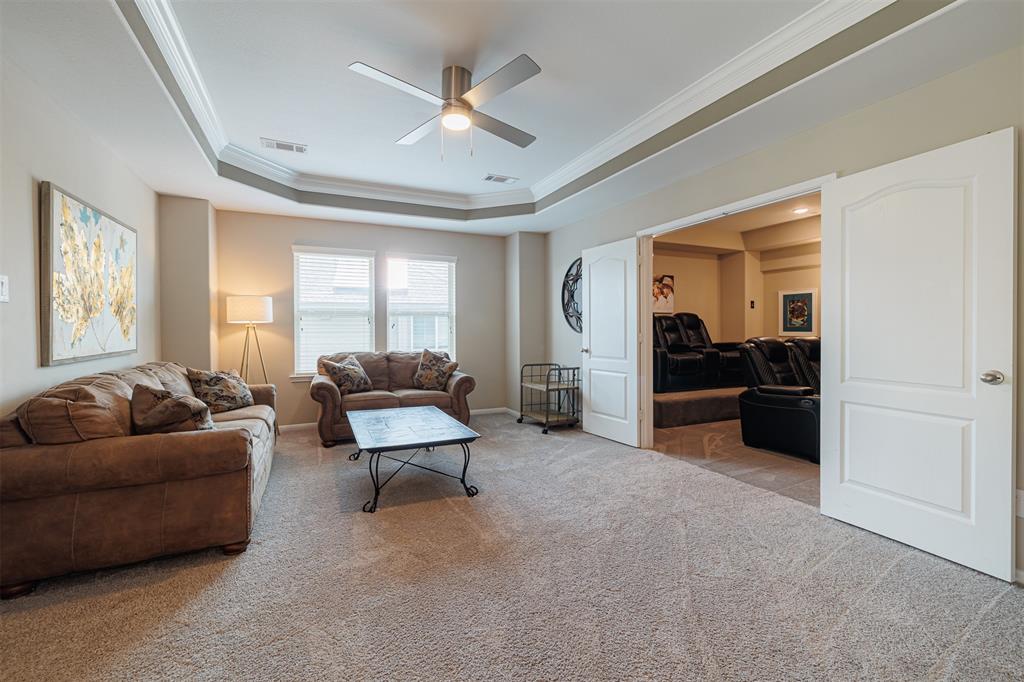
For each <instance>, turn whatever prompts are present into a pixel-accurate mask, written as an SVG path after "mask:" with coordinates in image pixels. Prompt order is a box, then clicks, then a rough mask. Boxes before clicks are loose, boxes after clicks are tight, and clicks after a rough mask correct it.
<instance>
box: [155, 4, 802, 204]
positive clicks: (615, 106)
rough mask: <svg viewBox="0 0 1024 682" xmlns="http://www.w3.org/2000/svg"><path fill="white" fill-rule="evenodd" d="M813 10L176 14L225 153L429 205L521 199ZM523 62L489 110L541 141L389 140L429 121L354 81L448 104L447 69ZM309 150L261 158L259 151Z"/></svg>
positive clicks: (353, 9) (360, 9) (251, 9)
mask: <svg viewBox="0 0 1024 682" xmlns="http://www.w3.org/2000/svg"><path fill="white" fill-rule="evenodd" d="M817 2H818V0H753V1H751V0H730V1H728V2H721V1H720V0H710V1H709V0H689V1H687V2H678V1H676V2H622V1H618V2H366V3H349V2H345V3H342V2H333V3H332V2H323V3H298V4H296V3H293V2H259V3H256V2H226V3H221V2H197V1H195V0H173V2H172V7H173V10H174V13H175V14H176V15H177V18H178V22H179V23H180V25H181V27H182V31H183V35H184V38H185V41H186V43H187V44H188V47H189V48H190V50H191V52H192V55H193V57H194V59H195V62H196V64H197V66H198V69H199V72H200V73H201V75H202V78H203V80H204V81H205V84H206V88H207V90H208V92H209V94H210V98H211V99H212V102H213V105H214V107H215V109H216V112H217V114H218V116H219V118H220V121H221V124H222V125H223V128H224V131H225V133H226V136H227V138H228V140H229V142H230V143H232V144H234V145H236V146H238V147H241V148H242V149H244V150H246V151H249V152H251V153H254V154H257V155H259V156H261V157H263V158H265V159H268V160H271V161H273V162H276V163H279V164H282V165H284V166H287V167H288V168H290V169H292V170H295V171H298V172H302V173H309V174H313V175H319V176H328V177H340V178H345V179H347V180H354V181H359V182H373V183H383V184H386V185H393V186H400V187H407V188H415V189H422V190H431V191H443V192H455V193H462V194H477V193H487V192H495V191H498V190H502V189H506V187H504V186H501V185H495V184H494V183H488V182H484V180H483V177H484V176H485V175H486V174H488V173H499V174H502V175H511V176H514V177H518V178H520V179H521V180H520V182H519V183H518V184H517V186H520V187H528V186H530V185H532V184H534V183H535V182H538V181H539V180H541V179H543V178H544V177H545V176H547V175H549V174H551V173H553V172H554V171H556V170H557V169H558V168H560V167H561V166H563V165H565V164H567V163H568V162H570V161H572V160H573V159H574V158H576V157H577V156H579V155H580V154H583V153H584V152H585V151H587V150H588V149H589V148H591V147H593V146H594V145H596V144H598V143H599V142H601V141H602V140H604V139H605V138H607V137H608V136H609V135H611V134H612V133H615V132H616V131H618V130H620V129H621V128H623V127H625V126H626V125H628V124H630V123H631V122H633V121H634V120H635V119H637V118H638V117H639V116H641V115H643V114H644V113H646V112H648V111H650V110H651V109H653V108H654V107H656V106H657V105H658V104H661V103H662V102H663V101H665V100H666V99H668V98H669V97H671V96H672V95H674V94H675V93H677V92H679V91H680V90H683V89H684V88H686V87H687V86H690V85H692V84H693V83H694V82H695V81H696V80H698V79H699V78H701V77H702V76H704V75H706V74H707V73H709V72H710V71H712V70H714V69H715V68H717V67H719V66H721V65H722V64H724V63H725V62H727V61H729V60H730V59H732V58H734V57H736V56H737V55H738V54H740V53H741V52H743V51H744V50H745V49H747V48H749V47H750V46H751V45H753V44H755V43H757V42H758V41H760V40H762V39H764V38H766V37H767V36H769V35H770V34H772V33H774V32H775V31H777V30H778V29H780V28H781V27H783V26H784V25H785V24H787V23H789V22H790V21H792V20H793V19H795V18H797V17H798V16H799V15H801V14H802V13H803V12H805V11H807V10H808V9H810V8H811V7H813V6H814V5H815V4H817ZM522 53H526V54H528V55H530V57H532V58H533V59H534V61H536V62H537V63H538V64H539V65H540V67H541V69H542V72H541V73H540V74H539V75H538V76H535V77H534V78H532V79H530V80H528V81H527V82H525V83H522V84H520V85H519V86H517V87H515V88H514V89H512V90H510V91H508V92H507V93H504V94H502V95H501V96H499V97H497V98H495V99H494V100H493V101H491V102H488V103H487V104H486V105H484V106H483V107H481V111H483V112H484V113H487V114H489V115H491V116H494V117H497V118H499V119H501V120H503V121H506V122H507V123H510V124H511V125H514V126H516V127H519V128H522V129H523V130H526V131H527V132H530V133H532V134H534V135H536V136H537V141H536V142H534V143H533V144H532V145H531V146H530V147H528V148H526V149H520V148H518V147H515V146H514V145H511V144H509V143H507V142H505V141H503V140H500V139H498V138H495V137H493V136H491V135H489V134H487V133H485V132H481V131H476V133H475V134H474V135H473V146H474V150H473V156H472V157H470V155H469V135H468V133H454V134H453V133H448V134H447V135H446V140H445V145H446V149H445V158H444V160H443V161H442V160H441V156H440V155H441V140H440V133H439V132H434V133H431V134H430V135H429V136H428V137H426V138H425V139H424V140H422V141H421V142H419V143H418V144H416V145H413V146H400V145H395V144H394V141H395V140H396V139H398V138H399V137H401V136H402V135H404V134H405V133H407V132H409V131H410V130H412V129H413V128H415V127H417V126H418V125H420V124H421V123H423V122H424V121H426V120H427V119H429V118H430V117H432V116H434V115H435V114H436V113H437V111H436V109H435V108H434V107H433V106H432V105H430V104H429V103H427V102H424V101H422V100H420V99H417V98H415V97H412V96H410V95H407V94H405V93H402V92H399V91H397V90H394V89H392V88H389V87H387V86H385V85H382V84H380V83H378V82H375V81H372V80H370V79H368V78H366V77H364V76H360V75H359V74H356V73H353V72H352V71H349V70H348V69H347V68H346V67H347V65H348V64H350V63H351V62H353V61H362V62H365V63H367V64H369V65H371V66H374V67H377V68H379V69H382V70H384V71H386V72H388V73H390V74H392V75H394V76H397V77H398V78H401V79H403V80H406V81H409V82H411V83H413V84H414V85H417V86H419V87H422V88H424V89H426V90H428V91H431V92H434V93H435V94H440V80H441V69H442V68H443V67H444V66H446V65H449V64H458V65H461V66H464V67H466V68H468V69H470V70H471V71H473V73H474V82H477V81H479V80H481V79H482V78H484V77H486V76H487V75H489V74H490V73H492V72H493V71H495V70H496V69H498V68H499V67H501V66H502V65H503V64H505V63H506V62H508V61H509V60H511V59H513V58H515V57H516V56H518V55H519V54H522ZM260 136H265V137H272V138H279V139H284V140H288V141H295V142H302V143H306V144H309V146H310V147H309V153H308V154H306V155H298V154H290V153H288V152H278V151H269V150H264V149H261V148H260V146H259V137H260Z"/></svg>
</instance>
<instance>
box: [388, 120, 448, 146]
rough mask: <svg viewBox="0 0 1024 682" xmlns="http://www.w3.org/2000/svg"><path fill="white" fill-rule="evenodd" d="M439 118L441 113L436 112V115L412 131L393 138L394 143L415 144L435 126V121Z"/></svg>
mask: <svg viewBox="0 0 1024 682" xmlns="http://www.w3.org/2000/svg"><path fill="white" fill-rule="evenodd" d="M439 118H441V114H438V115H437V116H435V117H433V118H432V119H430V120H429V121H427V122H426V123H424V124H423V125H421V126H419V127H418V128H416V129H415V130H413V131H412V132H409V133H406V134H405V135H403V136H402V137H400V138H398V139H397V140H395V144H416V143H417V142H419V141H420V140H422V139H423V138H424V137H426V136H427V133H429V132H430V131H432V130H433V129H434V128H435V127H437V121H438V119H439Z"/></svg>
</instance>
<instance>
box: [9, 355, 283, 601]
mask: <svg viewBox="0 0 1024 682" xmlns="http://www.w3.org/2000/svg"><path fill="white" fill-rule="evenodd" d="M138 383H143V384H145V385H148V386H150V387H152V388H157V389H159V388H164V389H167V390H170V391H171V392H173V393H184V394H187V395H193V393H192V387H191V385H190V384H189V381H188V378H187V375H186V373H185V368H184V367H182V366H181V365H177V364H174V363H166V362H151V363H149V364H146V365H140V366H138V367H134V368H132V369H126V370H121V371H113V372H102V373H100V374H92V375H89V376H85V377H80V378H78V379H73V380H71V381H68V382H65V383H63V384H60V385H59V386H56V387H54V388H51V389H49V390H47V391H44V392H43V393H41V394H39V395H37V396H35V397H34V398H33V399H30V400H33V401H35V402H33V403H31V404H32V405H33V407H32V408H31V409H24V410H22V414H21V415H20V417H19V414H18V412H17V411H16V412H14V413H11V414H9V415H6V416H5V417H3V418H0V595H2V596H3V597H13V596H17V595H19V594H23V593H25V592H27V591H30V590H31V589H32V588H33V587H34V585H35V582H36V581H38V580H40V579H42V578H49V577H53V576H58V575H62V574H65V573H71V572H74V571H81V570H88V569H96V568H101V567H105V566H115V565H119V564H127V563H132V562H136V561H142V560H144V559H150V558H153V557H157V556H162V555H166V554H177V553H179V552H187V551H191V550H197V549H202V548H205V547H222V548H223V550H224V552H225V553H227V554H235V553H238V552H242V551H244V550H245V548H246V545H247V544H248V542H249V533H250V531H251V530H252V524H253V519H254V518H255V517H256V512H257V510H258V509H259V506H260V500H261V498H262V496H263V491H264V489H265V488H266V485H267V480H268V479H269V477H270V467H271V462H272V460H273V456H274V424H275V419H276V417H275V414H274V404H275V398H276V390H275V388H274V386H272V385H258V386H250V387H249V388H250V390H251V391H252V395H253V399H254V402H255V403H256V404H255V405H252V406H249V407H243V408H240V409H236V410H230V411H227V412H220V413H217V414H214V415H212V416H213V421H214V428H213V429H212V430H204V431H186V432H179V433H157V434H147V435H133V432H132V424H131V408H130V401H131V396H132V389H133V388H134V387H135V385H136V384H138ZM48 397H49V398H52V401H50V402H48V401H47V398H48ZM29 404H30V403H28V402H26V403H25V404H23V406H22V407H25V406H26V405H29ZM20 409H21V408H19V410H20ZM26 422H27V423H26Z"/></svg>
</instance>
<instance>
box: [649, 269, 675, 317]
mask: <svg viewBox="0 0 1024 682" xmlns="http://www.w3.org/2000/svg"><path fill="white" fill-rule="evenodd" d="M651 293H652V294H653V296H654V312H656V313H674V312H675V311H676V278H675V276H674V275H655V276H654V282H653V283H652V285H651Z"/></svg>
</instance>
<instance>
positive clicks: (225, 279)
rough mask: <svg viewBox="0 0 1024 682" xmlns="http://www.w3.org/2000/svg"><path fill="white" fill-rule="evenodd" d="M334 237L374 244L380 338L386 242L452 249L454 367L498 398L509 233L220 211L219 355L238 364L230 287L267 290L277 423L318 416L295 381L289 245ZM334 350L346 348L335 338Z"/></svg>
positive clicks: (305, 388)
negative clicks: (228, 310)
mask: <svg viewBox="0 0 1024 682" xmlns="http://www.w3.org/2000/svg"><path fill="white" fill-rule="evenodd" d="M293 244H302V245H306V246H330V247H336V248H349V249H363V250H372V251H376V252H377V258H378V266H377V267H376V268H375V277H376V285H377V286H376V298H377V307H376V310H377V315H376V316H375V317H376V320H375V321H376V334H375V335H376V340H377V347H378V349H381V350H383V349H384V346H385V344H386V339H387V317H386V315H385V310H386V300H387V299H386V295H385V291H386V289H385V287H386V279H385V276H386V273H385V268H384V267H383V263H382V261H381V259H383V258H384V256H385V254H386V253H388V252H389V251H397V252H400V253H407V254H415V253H419V254H427V255H444V256H455V257H457V258H458V265H457V266H456V276H455V281H456V349H457V353H458V356H457V360H458V361H459V365H460V369H462V370H464V371H466V372H468V373H470V374H472V375H473V376H474V377H476V380H477V388H476V391H475V392H474V393H472V394H471V395H470V397H469V398H470V405H471V406H472V407H473V408H489V407H502V406H504V405H505V403H506V391H505V369H506V368H505V342H506V335H505V319H506V315H505V305H506V299H505V248H504V245H505V240H504V239H503V238H501V237H485V236H478V235H468V234H455V233H451V232H439V231H433V230H415V229H406V228H397V227H381V226H378V225H363V224H359V223H342V222H335V221H328V220H313V219H305V218H290V217H285V216H274V215H260V214H255V213H235V212H230V211H218V212H217V262H218V280H219V281H218V286H219V300H220V312H221V320H222V322H221V324H220V365H221V367H222V368H229V367H235V368H237V366H238V363H239V359H240V357H241V352H242V342H243V339H244V336H245V334H244V328H243V326H242V325H236V324H227V323H225V322H223V319H224V314H223V313H224V299H225V297H226V296H230V295H234V294H253V295H262V296H273V298H274V322H273V324H266V325H260V326H259V334H260V342H261V344H262V347H263V355H264V359H265V360H266V364H267V372H268V373H269V374H270V381H271V382H272V383H275V384H277V388H278V401H279V402H278V407H279V413H280V419H281V423H282V424H299V423H306V422H311V421H313V420H315V419H316V406H315V403H314V402H313V401H312V400H311V399H310V397H309V382H308V381H303V382H299V383H293V382H292V381H290V380H289V376H290V375H291V374H292V373H293V372H294V342H293V324H294V317H293V315H292V309H293V302H292V296H293V292H292V245H293ZM338 350H339V351H341V350H345V349H344V348H339V349H338Z"/></svg>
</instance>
